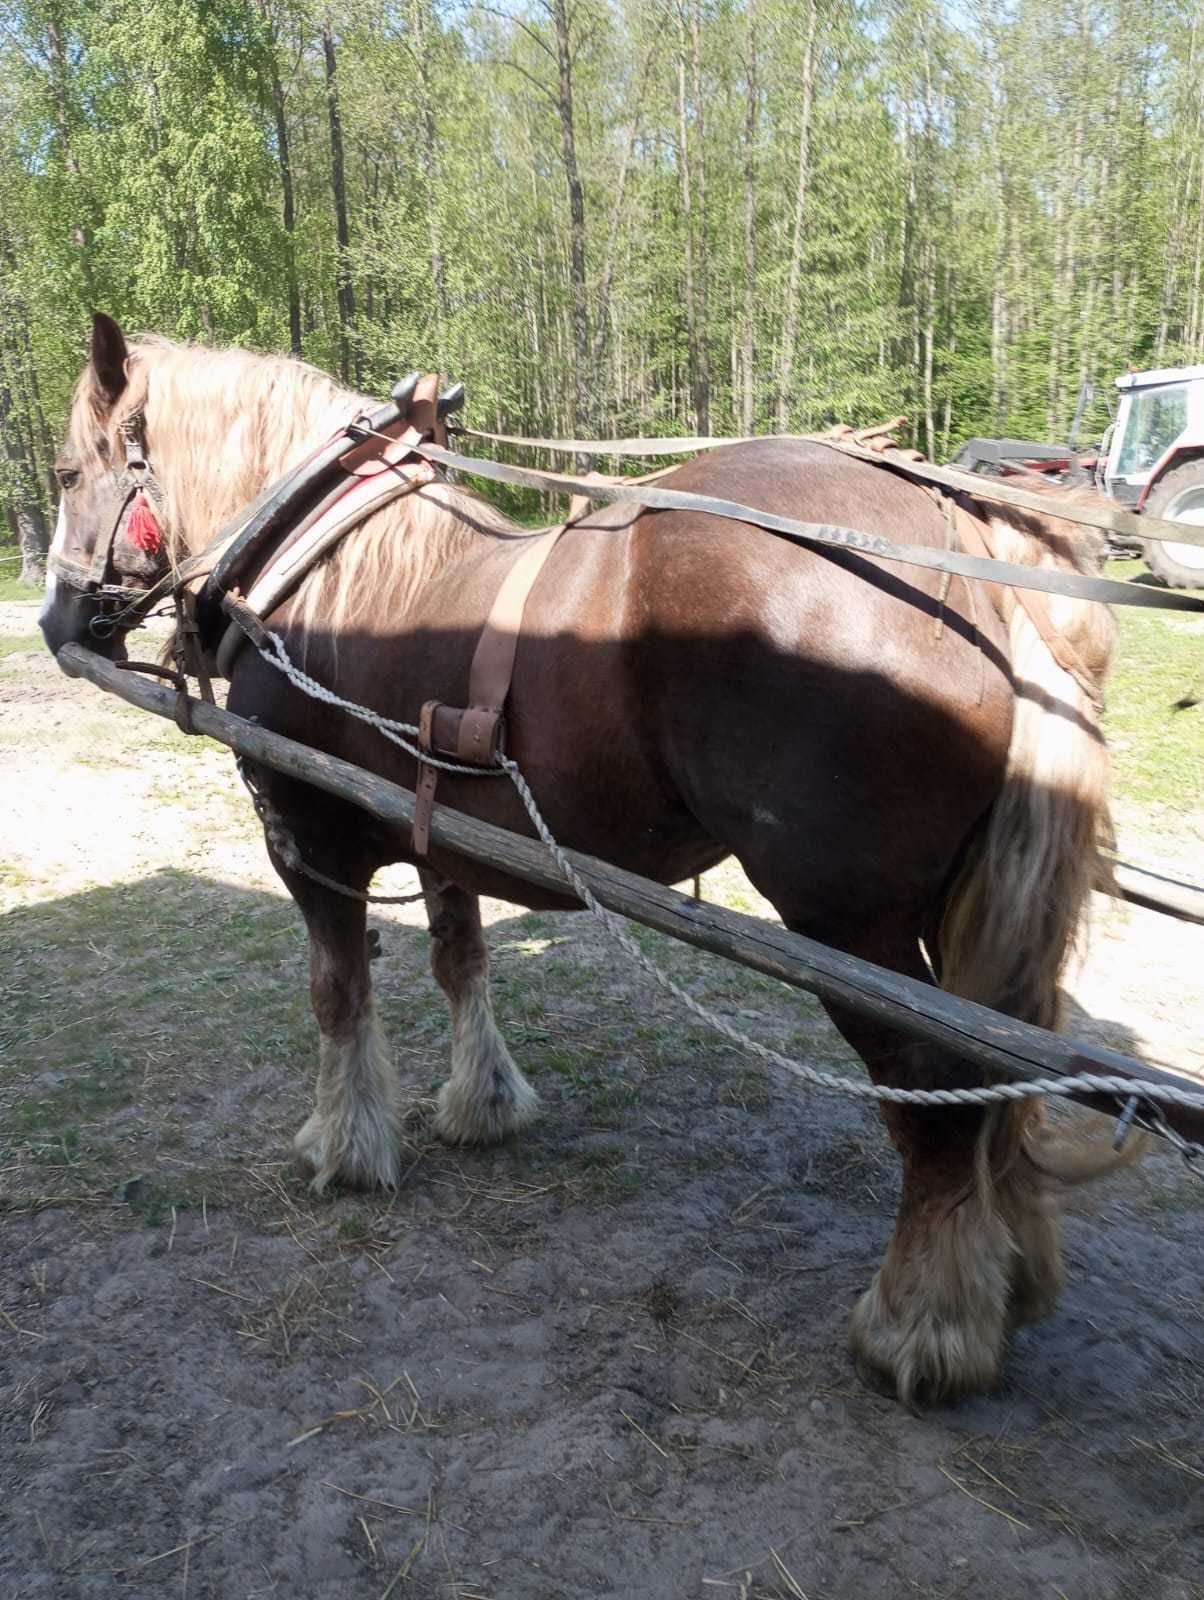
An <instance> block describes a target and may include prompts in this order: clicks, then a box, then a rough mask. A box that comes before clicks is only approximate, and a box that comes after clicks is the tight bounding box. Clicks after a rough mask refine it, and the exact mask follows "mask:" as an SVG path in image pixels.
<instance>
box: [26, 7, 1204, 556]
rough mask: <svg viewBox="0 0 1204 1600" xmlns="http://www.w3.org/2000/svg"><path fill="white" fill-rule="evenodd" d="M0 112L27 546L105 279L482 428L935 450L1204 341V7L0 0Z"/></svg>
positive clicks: (159, 318) (1100, 408) (1049, 426)
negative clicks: (411, 388) (413, 393)
mask: <svg viewBox="0 0 1204 1600" xmlns="http://www.w3.org/2000/svg"><path fill="white" fill-rule="evenodd" d="M0 114H2V117H0V443H2V450H0V505H2V506H3V508H4V513H5V516H4V518H0V540H3V539H5V538H7V539H8V540H9V541H10V550H9V552H7V553H5V557H6V559H7V560H10V561H13V562H15V561H16V559H17V556H16V549H17V546H18V544H19V545H20V546H22V547H23V548H24V552H25V561H24V571H25V573H26V575H27V576H36V568H37V566H38V561H39V554H40V551H41V549H43V548H44V545H45V539H46V531H47V528H48V526H49V525H50V523H51V521H52V512H53V490H52V474H51V472H50V467H51V462H52V459H53V452H54V447H55V443H56V441H57V438H58V436H59V434H60V432H61V428H62V423H63V418H64V415H65V411H66V406H67V402H68V399H69V394H70V388H71V384H72V382H73V381H74V378H75V376H76V374H77V373H78V371H79V368H80V366H81V364H82V361H83V358H84V351H85V342H84V341H85V334H86V326H87V320H88V314H89V312H90V310H91V309H92V308H93V307H100V308H103V309H105V310H108V311H110V312H112V313H113V314H115V315H116V316H117V317H118V318H119V319H121V320H122V321H123V322H124V323H125V324H126V325H127V327H129V328H131V329H150V330H155V331H157V332H162V333H168V334H173V335H176V336H179V337H184V338H190V339H199V340H203V341H208V342H226V343H242V344H247V345H250V346H254V347H256V348H261V349H275V350H283V351H288V350H290V349H291V350H292V351H293V352H294V353H296V354H298V355H303V356H304V357H305V358H306V359H307V360H309V361H312V362H314V363H316V364H317V365H319V366H321V367H324V368H326V369H328V370H330V371H332V372H335V373H338V374H341V375H342V377H343V378H345V379H346V380H347V381H348V382H350V383H352V384H353V385H355V386H356V387H357V388H361V389H364V390H366V391H369V392H374V393H382V392H384V391H387V389H388V388H389V387H391V385H392V383H393V382H394V380H395V379H396V377H397V376H398V375H399V374H401V373H402V372H404V371H408V370H410V369H413V368H424V369H428V368H434V367H438V368H440V369H441V370H442V371H444V372H445V373H449V374H451V375H452V376H453V377H455V378H458V379H463V380H464V381H465V382H466V384H467V386H468V391H469V403H470V414H471V419H472V421H473V422H474V423H476V424H477V425H485V426H491V427H494V428H496V429H498V430H499V431H515V432H531V433H543V434H548V433H550V434H570V435H572V434H576V435H581V434H591V433H595V432H602V433H631V432H637V431H638V432H653V433H656V432H661V433H674V432H681V431H685V432H691V433H692V432H696V431H697V432H703V433H705V432H712V431H713V432H716V433H750V432H758V431H784V430H804V429H809V428H813V427H816V426H818V425H822V424H825V423H827V422H830V421H833V420H846V421H850V422H854V423H857V422H866V421H871V420H878V419H880V418H882V417H885V416H888V415H894V414H896V413H899V412H905V413H906V414H907V415H908V416H909V417H910V418H911V425H912V437H913V439H914V442H915V443H916V444H917V445H918V446H919V447H920V448H921V449H922V450H924V451H925V452H926V453H927V454H928V455H930V456H932V457H934V458H935V459H943V458H946V457H947V456H948V455H949V453H950V452H951V451H952V450H953V449H955V448H956V446H957V444H958V443H959V442H960V441H961V440H962V439H964V438H966V437H967V436H969V435H972V434H975V433H988V434H999V433H1008V434H1018V435H1021V436H1024V437H1032V438H1038V439H1051V440H1056V439H1061V438H1065V436H1066V433H1067V430H1068V428H1069V426H1070V424H1071V418H1072V414H1073V412H1074V408H1075V402H1076V397H1077V395H1078V393H1079V390H1080V386H1081V384H1082V383H1083V382H1084V381H1087V380H1090V381H1093V382H1094V384H1095V386H1096V390H1095V400H1094V403H1093V405H1092V406H1091V407H1090V408H1089V410H1088V414H1087V415H1086V417H1085V418H1084V421H1083V430H1082V431H1083V435H1084V437H1086V438H1090V437H1091V436H1092V435H1094V436H1095V437H1098V435H1099V433H1100V431H1101V430H1102V428H1103V427H1104V426H1105V424H1106V422H1107V404H1108V401H1109V399H1110V397H1111V394H1112V393H1113V390H1112V382H1111V380H1112V379H1113V378H1114V377H1115V376H1117V375H1118V374H1119V373H1121V372H1123V371H1125V370H1126V368H1129V367H1138V368H1140V367H1151V366H1160V365H1172V364H1179V363H1183V362H1191V361H1199V360H1201V359H1204V0H1123V3H1122V0H1039V3H1038V0H1004V3H990V0H879V3H876V4H868V5H867V4H862V3H859V0H498V3H497V5H492V4H460V3H456V0H371V3H367V0H331V3H330V4H329V5H322V4H317V3H311V0H138V3H136V4H135V3H133V0H8V3H7V5H6V6H5V7H3V8H2V9H0ZM13 571H14V567H13V566H12V565H10V566H6V567H4V568H0V575H2V574H3V573H9V574H11V573H12V572H13Z"/></svg>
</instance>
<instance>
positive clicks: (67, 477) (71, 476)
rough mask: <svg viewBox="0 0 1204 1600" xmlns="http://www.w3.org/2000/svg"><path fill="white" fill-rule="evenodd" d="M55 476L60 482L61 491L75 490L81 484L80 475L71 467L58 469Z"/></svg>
mask: <svg viewBox="0 0 1204 1600" xmlns="http://www.w3.org/2000/svg"><path fill="white" fill-rule="evenodd" d="M54 475H55V477H56V478H57V479H58V480H59V488H60V489H74V488H75V486H76V484H77V483H78V482H79V473H78V472H75V471H73V470H72V468H70V467H56V468H55V473H54Z"/></svg>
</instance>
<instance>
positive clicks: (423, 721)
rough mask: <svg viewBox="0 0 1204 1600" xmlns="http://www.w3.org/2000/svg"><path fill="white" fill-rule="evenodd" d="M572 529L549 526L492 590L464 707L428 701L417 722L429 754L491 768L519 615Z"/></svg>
mask: <svg viewBox="0 0 1204 1600" xmlns="http://www.w3.org/2000/svg"><path fill="white" fill-rule="evenodd" d="M569 526H571V524H570V523H567V522H562V523H561V524H560V525H559V527H555V528H549V529H548V530H547V532H546V533H542V534H540V535H539V536H538V537H537V538H534V539H532V540H531V542H530V543H529V544H528V545H527V546H526V548H525V549H524V550H523V552H522V554H521V555H520V556H519V558H518V560H517V561H516V562H515V563H514V565H513V566H512V567H511V568H510V570H509V572H507V574H506V576H505V578H504V579H503V581H502V586H501V588H500V589H499V590H498V592H497V596H496V598H495V599H494V602H493V605H492V606H491V608H490V611H489V616H488V617H487V618H486V621H485V626H484V628H482V630H481V637H480V638H479V639H478V640H477V647H476V650H475V651H474V652H473V657H472V666H471V667H470V668H469V673H468V705H467V706H465V707H464V708H463V709H462V710H461V709H458V708H455V707H452V706H445V705H441V704H440V703H439V702H438V701H437V700H428V701H427V702H426V704H425V705H424V706H423V708H422V714H421V716H420V718H419V722H418V730H419V731H418V743H419V745H420V747H421V748H422V749H423V750H425V751H426V752H427V753H428V754H434V753H436V752H438V753H439V754H441V755H446V756H451V757H454V758H455V759H456V760H457V761H462V762H464V763H465V764H467V765H471V766H478V767H491V766H493V765H494V764H495V763H496V760H497V756H498V754H499V753H500V751H501V747H502V733H503V714H504V712H505V707H506V700H507V698H508V697H509V694H510V683H511V680H512V678H513V676H514V661H515V656H516V655H517V652H518V639H519V634H520V633H521V632H522V627H523V614H524V612H525V611H526V608H527V600H528V598H529V596H530V594H531V590H532V589H533V588H534V586H535V580H536V579H537V578H538V577H539V574H540V573H541V572H542V571H543V568H544V563H545V562H546V561H547V559H548V557H549V556H550V555H551V553H552V550H553V548H554V546H555V544H556V541H557V540H558V539H559V538H560V535H561V534H562V533H563V532H564V530H565V529H566V528H567V527H569ZM438 781H439V771H438V768H436V767H433V766H431V765H430V763H429V762H425V761H424V762H423V763H422V765H421V770H420V772H419V774H418V785H417V790H416V803H415V806H414V826H413V829H412V832H411V835H410V844H411V848H412V849H413V851H414V854H415V855H418V856H425V855H426V853H427V849H428V848H429V845H430V837H431V812H432V810H433V809H434V804H435V789H436V787H437V785H438Z"/></svg>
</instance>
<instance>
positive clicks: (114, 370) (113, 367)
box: [92, 311, 130, 405]
mask: <svg viewBox="0 0 1204 1600" xmlns="http://www.w3.org/2000/svg"><path fill="white" fill-rule="evenodd" d="M129 353H130V352H129V346H128V345H127V344H126V342H125V334H124V333H122V331H121V328H120V327H119V326H118V324H117V323H116V322H114V321H113V318H112V317H109V316H106V315H105V313H104V312H103V311H94V312H93V313H92V371H93V372H94V373H95V374H96V382H97V384H98V386H99V388H100V390H101V392H102V394H104V395H105V397H106V398H107V400H108V402H109V404H110V405H114V404H115V403H116V402H117V401H118V400H119V399H120V398H121V392H122V390H123V389H124V388H125V385H126V371H125V364H126V361H127V359H128V358H129Z"/></svg>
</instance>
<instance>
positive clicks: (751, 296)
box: [733, 0, 760, 434]
mask: <svg viewBox="0 0 1204 1600" xmlns="http://www.w3.org/2000/svg"><path fill="white" fill-rule="evenodd" d="M759 112H760V101H759V90H758V87H757V0H748V9H747V12H746V14H745V49H744V315H743V318H742V322H743V326H742V329H741V346H740V365H741V378H742V382H741V388H740V431H741V433H744V434H750V433H751V432H752V431H753V427H754V425H755V422H756V406H757V391H756V369H757V121H758V116H759ZM733 387H734V385H733Z"/></svg>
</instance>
